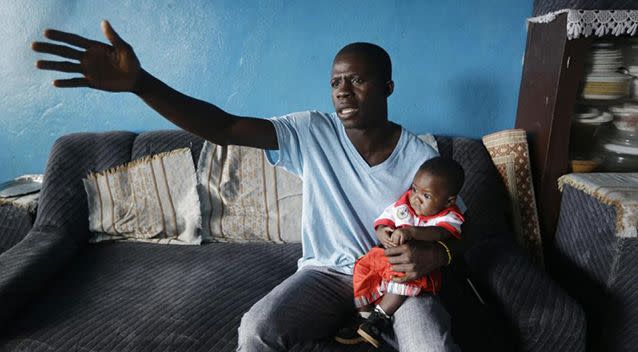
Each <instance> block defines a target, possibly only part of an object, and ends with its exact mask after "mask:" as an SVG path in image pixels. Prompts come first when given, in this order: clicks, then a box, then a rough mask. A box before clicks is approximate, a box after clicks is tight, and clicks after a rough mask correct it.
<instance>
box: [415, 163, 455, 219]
mask: <svg viewBox="0 0 638 352" xmlns="http://www.w3.org/2000/svg"><path fill="white" fill-rule="evenodd" d="M445 186H446V185H445V182H444V181H443V180H442V179H441V178H440V177H436V176H432V175H430V174H429V173H428V172H417V174H416V175H415V176H414V180H412V188H411V190H412V192H410V197H409V198H408V199H409V201H410V206H411V207H412V209H414V211H415V212H416V213H417V214H418V215H420V216H432V215H435V214H436V213H438V212H440V211H442V210H443V209H445V208H447V207H449V206H451V205H452V202H451V201H450V195H449V194H448V192H447V189H446V187H445Z"/></svg>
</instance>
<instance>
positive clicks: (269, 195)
mask: <svg viewBox="0 0 638 352" xmlns="http://www.w3.org/2000/svg"><path fill="white" fill-rule="evenodd" d="M197 177H198V180H199V185H198V190H199V193H200V201H201V207H202V229H201V234H202V239H203V240H204V241H220V242H275V243H288V242H300V241H301V208H302V203H301V194H302V184H301V180H300V179H299V178H298V177H297V176H294V175H292V174H290V173H288V172H286V171H284V170H282V169H280V168H276V167H273V166H271V165H270V164H268V161H267V160H266V157H265V155H264V152H263V150H260V149H254V148H248V147H241V146H234V145H230V146H220V145H216V144H213V143H210V142H205V143H204V146H203V148H202V152H201V154H200V157H199V163H198V165H197Z"/></svg>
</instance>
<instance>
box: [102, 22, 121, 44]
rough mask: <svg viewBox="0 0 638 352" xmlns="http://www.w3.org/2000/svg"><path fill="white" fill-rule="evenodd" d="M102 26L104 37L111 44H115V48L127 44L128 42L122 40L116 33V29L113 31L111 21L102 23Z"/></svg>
mask: <svg viewBox="0 0 638 352" xmlns="http://www.w3.org/2000/svg"><path fill="white" fill-rule="evenodd" d="M101 24H102V32H103V33H104V36H105V37H106V39H108V40H109V42H111V44H113V46H118V45H125V44H126V42H125V41H124V40H122V37H120V36H119V34H117V32H116V31H115V29H113V27H112V26H111V24H110V23H109V21H106V20H104V21H102V23H101Z"/></svg>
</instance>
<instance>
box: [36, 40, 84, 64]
mask: <svg viewBox="0 0 638 352" xmlns="http://www.w3.org/2000/svg"><path fill="white" fill-rule="evenodd" d="M31 48H33V50H34V51H37V52H39V53H45V54H52V55H58V56H61V57H65V58H67V59H73V60H80V58H82V55H83V53H82V52H81V51H79V50H75V49H73V48H69V47H68V46H64V45H57V44H51V43H43V42H34V43H33V44H32V45H31Z"/></svg>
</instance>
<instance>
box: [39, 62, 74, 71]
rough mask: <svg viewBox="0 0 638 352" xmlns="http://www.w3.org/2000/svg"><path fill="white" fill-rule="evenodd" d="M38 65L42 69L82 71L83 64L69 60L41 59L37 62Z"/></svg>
mask: <svg viewBox="0 0 638 352" xmlns="http://www.w3.org/2000/svg"><path fill="white" fill-rule="evenodd" d="M36 67H37V68H39V69H41V70H50V71H60V72H75V73H82V66H81V65H80V64H76V63H73V62H68V61H46V60H41V61H38V62H36Z"/></svg>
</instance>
